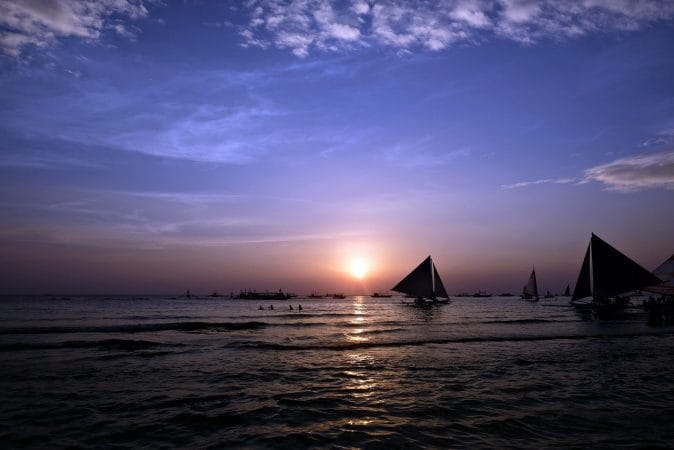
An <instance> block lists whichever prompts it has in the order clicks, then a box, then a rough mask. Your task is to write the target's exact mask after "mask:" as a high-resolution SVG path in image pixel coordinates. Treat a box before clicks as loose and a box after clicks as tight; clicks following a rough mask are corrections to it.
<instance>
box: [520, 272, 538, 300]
mask: <svg viewBox="0 0 674 450" xmlns="http://www.w3.org/2000/svg"><path fill="white" fill-rule="evenodd" d="M522 298H523V299H524V300H532V301H534V302H537V301H538V283H536V270H535V269H531V275H529V281H528V282H527V285H526V286H524V288H523V289H522Z"/></svg>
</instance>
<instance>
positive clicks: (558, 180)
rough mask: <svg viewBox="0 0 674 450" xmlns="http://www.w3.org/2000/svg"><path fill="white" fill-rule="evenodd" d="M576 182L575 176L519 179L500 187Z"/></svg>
mask: <svg viewBox="0 0 674 450" xmlns="http://www.w3.org/2000/svg"><path fill="white" fill-rule="evenodd" d="M578 182H579V180H578V179H577V178H544V179H541V180H533V181H520V182H519V183H512V184H502V185H501V189H517V188H523V187H528V186H535V185H537V184H570V183H578Z"/></svg>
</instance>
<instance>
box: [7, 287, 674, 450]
mask: <svg viewBox="0 0 674 450" xmlns="http://www.w3.org/2000/svg"><path fill="white" fill-rule="evenodd" d="M260 303H261V302H259V301H254V300H232V299H229V298H210V297H203V298H196V299H195V298H192V299H185V298H170V297H162V296H151V297H133V296H107V297H106V296H87V297H46V296H42V297H39V296H34V297H18V296H5V297H3V298H0V361H1V362H0V442H2V446H3V447H4V448H64V447H69V448H78V447H79V448H90V447H96V448H128V447H134V448H135V447H142V448H175V447H179V448H293V449H295V448H546V447H557V448H559V447H562V448H587V447H592V448H607V449H608V448H610V449H614V448H639V447H650V448H671V446H672V442H674V364H673V363H674V326H657V327H656V326H650V325H649V324H648V320H647V319H648V317H647V313H646V312H645V310H643V309H642V308H641V307H640V306H639V305H635V306H634V307H631V308H628V309H627V310H626V312H625V314H624V315H622V316H620V317H616V318H613V319H611V320H598V319H596V318H593V317H592V316H591V315H588V314H586V313H584V312H582V311H579V310H577V309H576V308H574V307H573V306H571V305H569V303H568V298H553V299H541V300H540V301H539V302H537V303H535V302H528V301H523V300H520V299H519V298H514V297H513V298H510V297H491V298H454V299H453V300H452V303H451V304H449V305H442V306H434V307H428V308H417V307H411V306H406V305H403V304H401V299H400V298H396V297H394V298H378V299H376V298H370V297H360V296H350V297H347V298H345V299H338V300H336V299H308V298H294V299H292V300H290V301H278V300H277V301H274V309H273V310H270V309H267V308H268V306H269V304H268V302H267V303H265V304H262V305H260ZM289 304H292V306H293V310H290V309H289V307H288V305H289ZM299 304H301V305H302V310H301V311H299V310H298V305H299ZM260 306H263V307H264V309H262V310H259V307H260Z"/></svg>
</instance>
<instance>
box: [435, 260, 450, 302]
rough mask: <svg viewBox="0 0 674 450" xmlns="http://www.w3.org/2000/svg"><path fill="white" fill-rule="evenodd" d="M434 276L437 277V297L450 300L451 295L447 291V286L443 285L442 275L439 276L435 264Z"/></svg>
mask: <svg viewBox="0 0 674 450" xmlns="http://www.w3.org/2000/svg"><path fill="white" fill-rule="evenodd" d="M433 275H434V277H435V296H436V297H442V298H449V295H448V294H447V291H446V290H445V285H444V284H442V280H441V279H440V275H439V274H438V269H436V268H435V264H433Z"/></svg>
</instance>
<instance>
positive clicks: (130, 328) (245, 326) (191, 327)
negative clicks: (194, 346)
mask: <svg viewBox="0 0 674 450" xmlns="http://www.w3.org/2000/svg"><path fill="white" fill-rule="evenodd" d="M267 325H268V324H267V323H265V322H167V323H143V324H127V325H105V326H82V327H20V328H0V334H70V333H143V332H155V331H223V330H226V331H229V330H257V329H261V328H264V327H265V326H267Z"/></svg>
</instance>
